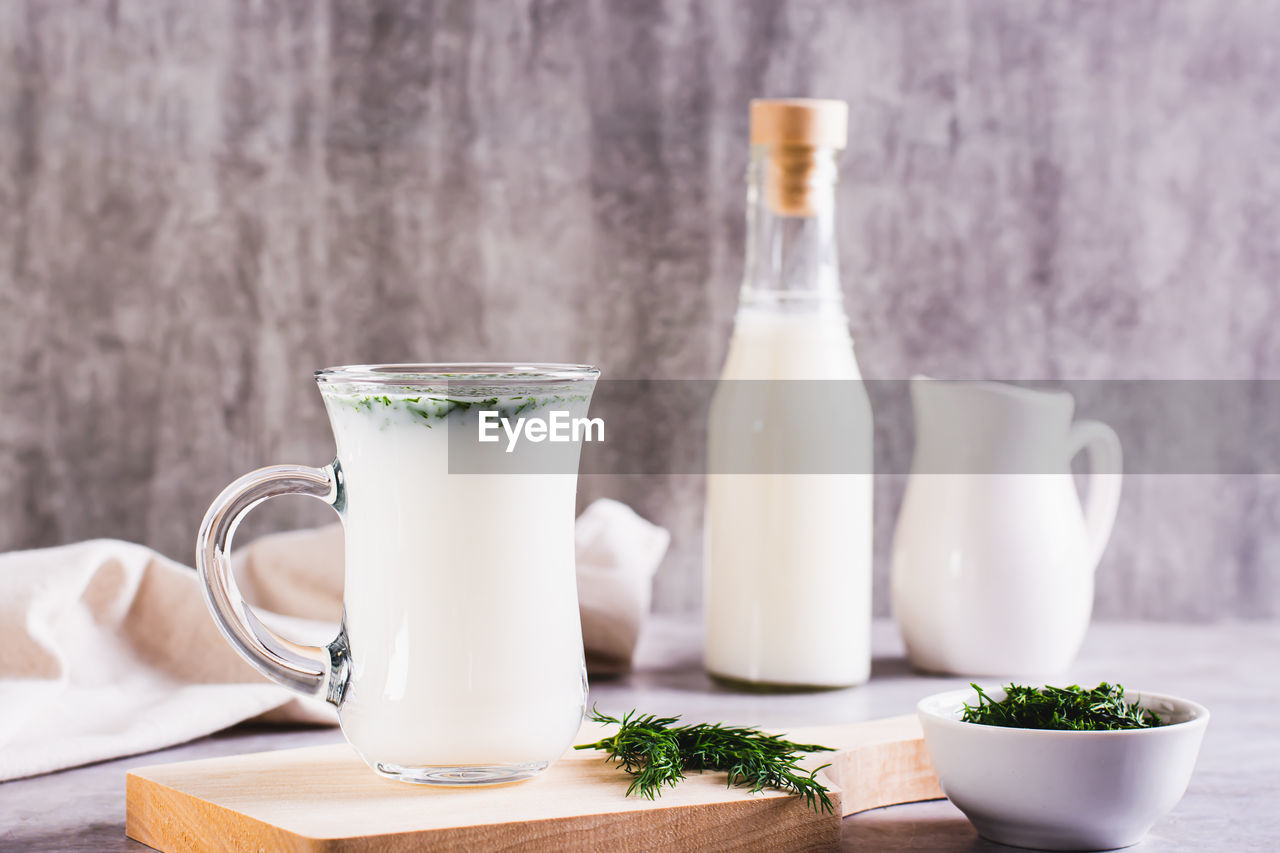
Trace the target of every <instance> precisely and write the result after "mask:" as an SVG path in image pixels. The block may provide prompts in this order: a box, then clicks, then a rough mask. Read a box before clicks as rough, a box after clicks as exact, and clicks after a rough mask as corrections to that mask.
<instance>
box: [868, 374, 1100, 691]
mask: <svg viewBox="0 0 1280 853" xmlns="http://www.w3.org/2000/svg"><path fill="white" fill-rule="evenodd" d="M911 399H912V404H913V407H914V410H915V422H916V448H915V456H914V458H913V461H912V469H911V477H910V479H909V480H908V482H907V489H906V495H905V497H904V498H903V503H902V511H901V513H900V514H899V517H898V527H897V531H896V533H895V536H894V542H893V567H892V599H893V609H894V614H895V616H896V618H897V620H898V625H899V627H900V629H901V631H902V636H903V639H904V640H905V641H906V646H907V656H908V657H909V659H910V661H911V663H912V665H914V666H915V667H917V668H919V669H923V670H927V671H931V672H946V673H956V674H965V675H1006V676H1038V675H1052V674H1055V673H1060V672H1062V671H1063V670H1065V669H1066V668H1067V666H1068V665H1069V664H1070V663H1071V661H1072V660H1073V659H1074V658H1075V656H1076V652H1077V651H1079V649H1080V643H1081V641H1082V640H1083V639H1084V633H1085V629H1086V628H1087V627H1088V625H1089V616H1090V612H1091V611H1092V609H1093V572H1094V569H1095V568H1096V567H1097V565H1098V560H1099V559H1100V558H1101V556H1102V552H1103V550H1104V549H1105V548H1106V544H1107V540H1108V538H1109V537H1110V535H1111V527H1112V523H1113V522H1114V521H1115V515H1116V508H1117V506H1118V504H1119V500H1120V478H1121V473H1120V472H1121V467H1122V466H1121V455H1120V439H1119V438H1118V437H1117V436H1116V434H1115V431H1114V430H1112V429H1111V427H1109V426H1107V425H1106V424H1103V423H1099V422H1097V421H1076V422H1075V423H1072V413H1073V411H1074V409H1075V400H1074V398H1073V397H1072V396H1071V395H1070V394H1069V393H1067V392H1065V391H1051V392H1045V391H1037V390H1031V389H1028V388H1021V387H1017V386H1013V385H1005V384H1001V383H998V382H953V381H945V380H931V379H928V378H926V377H916V379H914V380H913V381H912V382H911ZM1085 449H1087V450H1088V451H1089V457H1090V475H1089V485H1088V502H1087V505H1086V506H1085V507H1084V508H1083V509H1082V508H1081V505H1080V498H1079V495H1078V494H1077V492H1076V487H1075V482H1074V479H1073V478H1072V475H1071V467H1070V466H1071V459H1072V457H1073V456H1075V455H1076V453H1078V452H1080V451H1081V450H1085Z"/></svg>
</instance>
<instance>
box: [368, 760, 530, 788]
mask: <svg viewBox="0 0 1280 853" xmlns="http://www.w3.org/2000/svg"><path fill="white" fill-rule="evenodd" d="M550 765H551V762H550V761H532V762H529V763H526V764H463V765H457V766H443V767H442V766H435V767H432V766H428V767H403V766H401V765H399V764H391V763H388V762H385V761H379V762H377V763H375V764H374V765H373V769H374V770H377V771H378V773H380V774H381V775H383V776H386V777H387V778H388V779H395V780H396V781H398V782H410V783H413V784H415V785H445V786H449V787H457V786H463V785H506V784H509V783H511V782H523V781H524V780H526V779H531V778H533V777H534V776H537V775H538V774H539V773H541V772H542V771H543V770H546V769H547V767H549V766H550Z"/></svg>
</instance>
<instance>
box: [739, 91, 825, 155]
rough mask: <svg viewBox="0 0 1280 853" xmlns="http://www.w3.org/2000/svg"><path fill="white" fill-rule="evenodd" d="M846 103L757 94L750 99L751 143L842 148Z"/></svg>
mask: <svg viewBox="0 0 1280 853" xmlns="http://www.w3.org/2000/svg"><path fill="white" fill-rule="evenodd" d="M848 140H849V105H848V104H847V103H845V102H844V101H834V100H824V99H821V98H757V99H755V100H753V101H752V102H751V144H752V145H802V146H805V147H812V148H839V149H843V148H844V147H845V145H846V144H847V143H848Z"/></svg>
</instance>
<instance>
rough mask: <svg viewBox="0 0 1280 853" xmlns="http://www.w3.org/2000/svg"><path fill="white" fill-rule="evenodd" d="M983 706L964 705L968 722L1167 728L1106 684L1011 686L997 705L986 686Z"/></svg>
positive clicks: (1017, 726) (980, 696) (980, 693)
mask: <svg viewBox="0 0 1280 853" xmlns="http://www.w3.org/2000/svg"><path fill="white" fill-rule="evenodd" d="M969 686H970V687H972V688H973V689H974V690H976V691H978V704H977V705H969V704H968V703H966V704H965V706H964V714H963V715H962V716H961V717H960V719H961V720H963V721H964V722H966V723H979V724H981V725H984V726H1005V727H1007V728H1014V729H1063V730H1067V731H1117V730H1122V729H1149V728H1154V727H1156V726H1162V725H1164V722H1163V721H1162V720H1161V719H1160V717H1159V715H1158V714H1156V713H1155V712H1154V711H1149V710H1147V709H1145V708H1142V707H1139V705H1138V703H1136V702H1125V701H1124V688H1123V687H1122V686H1120V685H1119V684H1108V683H1107V682H1105V681H1104V682H1102V683H1101V684H1099V685H1098V686H1097V687H1095V688H1093V689H1092V690H1085V689H1084V688H1083V687H1080V686H1079V685H1077V684H1073V685H1071V686H1070V687H1024V686H1019V685H1017V684H1010V685H1008V686H1006V687H1005V694H1006V695H1005V698H1004V699H1002V700H1000V701H999V702H996V701H994V700H992V698H991V697H990V696H988V695H987V694H986V693H985V692H983V690H982V688H981V687H979V686H978V685H976V684H973V683H970V684H969Z"/></svg>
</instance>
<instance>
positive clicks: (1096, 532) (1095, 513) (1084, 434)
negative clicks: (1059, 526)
mask: <svg viewBox="0 0 1280 853" xmlns="http://www.w3.org/2000/svg"><path fill="white" fill-rule="evenodd" d="M1067 446H1068V450H1069V453H1068V455H1067V458H1068V459H1070V458H1072V457H1074V456H1075V455H1076V454H1077V453H1079V452H1080V451H1081V450H1088V451H1089V494H1088V498H1087V500H1086V501H1085V507H1084V524H1085V529H1086V530H1087V531H1088V534H1089V553H1090V563H1089V567H1090V569H1096V568H1097V567H1098V562H1099V561H1100V560H1101V559H1102V552H1103V551H1105V550H1106V548H1107V540H1109V539H1110V538H1111V528H1112V526H1113V525H1114V524H1115V520H1116V511H1117V510H1118V509H1119V508H1120V480H1121V476H1122V475H1121V472H1122V471H1123V470H1124V457H1123V455H1122V454H1121V452H1120V436H1118V435H1116V431H1115V430H1113V429H1112V428H1111V427H1109V426H1107V425H1106V424H1104V423H1102V422H1101V421H1076V422H1075V423H1073V424H1072V425H1071V431H1070V432H1069V433H1068V434H1067Z"/></svg>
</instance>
